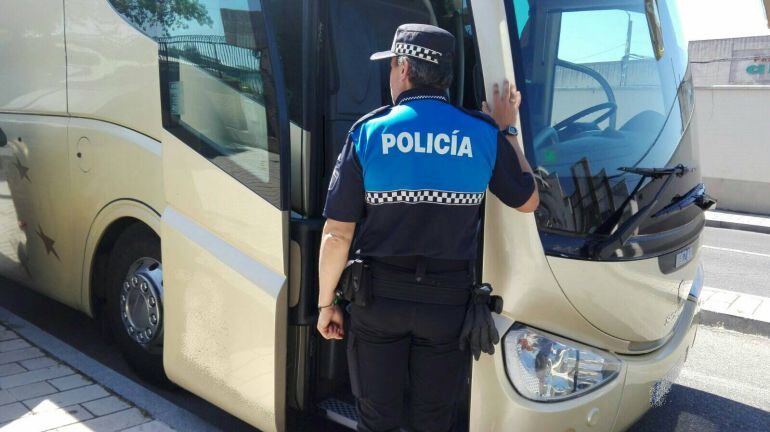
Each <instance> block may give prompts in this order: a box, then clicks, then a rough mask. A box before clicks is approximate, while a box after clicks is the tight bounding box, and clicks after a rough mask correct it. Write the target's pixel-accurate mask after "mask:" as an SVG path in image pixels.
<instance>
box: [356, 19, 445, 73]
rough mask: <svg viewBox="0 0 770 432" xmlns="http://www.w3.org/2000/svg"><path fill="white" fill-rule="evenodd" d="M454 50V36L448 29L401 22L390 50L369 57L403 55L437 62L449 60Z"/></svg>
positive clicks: (384, 57) (385, 57)
mask: <svg viewBox="0 0 770 432" xmlns="http://www.w3.org/2000/svg"><path fill="white" fill-rule="evenodd" d="M454 50H455V38H454V36H452V34H451V33H449V32H448V31H446V30H444V29H442V28H439V27H436V26H432V25H428V24H402V25H400V26H399V27H398V29H396V35H395V36H394V37H393V45H392V46H391V47H390V50H388V51H380V52H376V53H374V54H372V55H371V57H369V59H370V60H382V59H387V58H391V57H396V56H401V55H405V56H409V57H414V58H416V59H419V60H425V61H428V62H431V63H435V64H439V61H442V62H444V61H451V60H452V57H453V56H454Z"/></svg>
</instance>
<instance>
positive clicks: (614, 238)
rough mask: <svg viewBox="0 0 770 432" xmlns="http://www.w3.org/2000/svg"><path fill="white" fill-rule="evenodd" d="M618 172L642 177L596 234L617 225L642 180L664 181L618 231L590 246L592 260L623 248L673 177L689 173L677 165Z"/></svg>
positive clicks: (685, 168)
mask: <svg viewBox="0 0 770 432" xmlns="http://www.w3.org/2000/svg"><path fill="white" fill-rule="evenodd" d="M618 170H620V171H623V172H627V173H631V174H637V175H640V176H642V178H641V179H639V183H637V185H636V187H635V188H634V190H633V191H631V193H630V194H629V195H628V197H627V198H626V199H625V201H623V203H622V204H621V205H620V207H619V208H618V209H617V210H615V212H614V213H613V214H612V215H610V217H609V218H607V220H606V221H605V222H604V223H603V224H602V225H601V226H600V227H599V228H598V229H597V230H596V233H597V234H602V233H607V231H609V230H611V229H612V228H613V227H614V226H615V225H616V224H617V223H618V221H619V220H620V218H621V216H623V212H625V210H626V207H627V206H628V204H629V203H630V202H631V200H632V199H634V198H635V197H636V194H637V193H638V192H639V189H641V187H642V184H643V183H644V179H646V178H651V179H659V178H663V177H665V178H666V180H665V181H664V182H663V184H662V185H661V186H660V188H659V189H658V192H657V193H656V194H655V196H654V197H653V198H652V200H650V202H649V203H648V204H647V205H646V206H644V207H642V208H640V209H639V211H638V212H636V213H635V214H634V215H633V216H631V217H630V218H628V219H627V220H626V221H625V222H623V224H622V225H620V226H619V227H618V229H616V230H615V232H613V233H612V234H609V236H608V237H607V238H605V239H603V240H601V241H599V242H596V243H593V244H592V246H591V247H590V253H591V256H592V257H593V258H607V257H609V256H610V255H611V254H612V252H614V251H615V250H617V249H620V248H621V247H623V246H624V245H625V244H626V242H627V241H628V239H629V238H631V235H632V234H633V233H634V231H636V229H637V228H639V225H641V224H642V222H643V221H644V220H646V219H647V218H648V217H649V216H650V213H652V209H653V208H654V207H655V205H656V204H657V203H658V200H659V199H660V196H661V195H663V192H665V191H666V190H667V189H668V187H669V186H670V185H671V181H672V179H673V178H674V177H681V176H683V175H684V174H685V173H687V172H689V171H690V168H687V167H686V166H684V165H682V164H679V165H677V166H675V167H672V168H638V167H620V168H618Z"/></svg>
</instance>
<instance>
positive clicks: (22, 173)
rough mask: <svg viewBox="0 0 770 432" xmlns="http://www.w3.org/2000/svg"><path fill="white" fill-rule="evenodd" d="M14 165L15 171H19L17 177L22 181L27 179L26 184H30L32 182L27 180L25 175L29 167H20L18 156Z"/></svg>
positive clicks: (27, 176) (27, 177)
mask: <svg viewBox="0 0 770 432" xmlns="http://www.w3.org/2000/svg"><path fill="white" fill-rule="evenodd" d="M14 165H16V169H17V170H19V177H21V179H22V180H23V179H27V181H28V182H30V183H32V180H30V179H29V175H28V174H27V171H29V167H25V166H24V165H22V164H21V161H20V160H19V157H18V156H17V157H16V163H14Z"/></svg>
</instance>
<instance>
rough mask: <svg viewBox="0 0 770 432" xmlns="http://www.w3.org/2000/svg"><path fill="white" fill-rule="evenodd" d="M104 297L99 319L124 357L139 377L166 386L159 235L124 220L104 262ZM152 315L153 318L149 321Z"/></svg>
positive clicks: (167, 381)
mask: <svg viewBox="0 0 770 432" xmlns="http://www.w3.org/2000/svg"><path fill="white" fill-rule="evenodd" d="M124 296H125V298H124ZM106 297H107V307H106V311H105V314H104V319H105V320H106V324H107V325H108V326H109V328H110V331H111V333H112V335H113V337H114V339H115V342H116V343H117V344H118V346H119V347H120V350H121V352H122V353H123V356H124V357H125V359H126V361H127V362H128V363H129V365H131V367H132V368H133V369H134V371H135V372H136V373H137V374H138V375H139V376H141V377H142V378H144V379H146V380H148V381H150V382H152V383H155V384H160V385H162V386H166V387H167V386H170V385H171V382H170V381H169V380H168V377H166V373H165V372H164V370H163V317H164V315H163V303H162V297H163V279H162V266H161V255H160V239H159V238H158V236H157V235H156V234H155V233H154V232H153V231H152V230H150V229H149V228H148V227H146V226H145V225H142V224H140V223H135V224H133V225H130V226H128V227H127V228H126V230H125V231H123V233H121V234H120V236H119V237H118V239H117V240H116V242H115V247H114V248H113V249H112V254H111V256H110V258H109V261H108V265H107V287H106ZM131 305H133V307H132V306H131ZM152 316H154V317H155V321H156V323H157V324H151V323H150V318H151V317H152ZM129 329H134V332H133V334H131V333H130V330H129ZM137 338H141V339H142V341H143V343H142V341H140V340H138V339H137Z"/></svg>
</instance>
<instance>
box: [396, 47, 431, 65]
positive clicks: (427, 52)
mask: <svg viewBox="0 0 770 432" xmlns="http://www.w3.org/2000/svg"><path fill="white" fill-rule="evenodd" d="M393 52H394V53H395V54H398V55H406V56H409V57H415V58H418V59H422V60H426V61H429V62H431V63H436V64H438V58H439V57H441V53H440V52H438V51H434V50H432V49H430V48H425V47H421V46H419V45H413V44H408V43H403V42H396V44H395V46H394V47H393Z"/></svg>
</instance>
